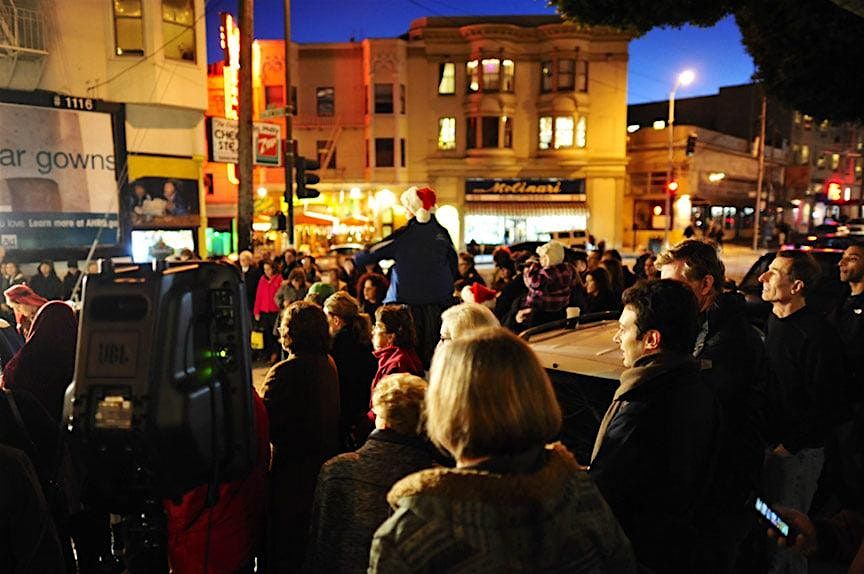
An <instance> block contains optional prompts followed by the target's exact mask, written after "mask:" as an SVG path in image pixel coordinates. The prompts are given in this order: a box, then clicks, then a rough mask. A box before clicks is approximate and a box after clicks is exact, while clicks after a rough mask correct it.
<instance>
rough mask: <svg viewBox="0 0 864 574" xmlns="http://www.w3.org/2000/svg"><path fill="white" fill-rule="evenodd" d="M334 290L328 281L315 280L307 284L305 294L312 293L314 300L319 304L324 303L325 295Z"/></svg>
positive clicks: (327, 295)
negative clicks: (307, 289)
mask: <svg viewBox="0 0 864 574" xmlns="http://www.w3.org/2000/svg"><path fill="white" fill-rule="evenodd" d="M335 292H336V288H335V287H334V286H333V285H330V284H329V283H323V282H321V281H316V282H315V283H313V284H312V285H310V286H309V291H308V292H307V293H306V296H307V297H308V296H309V295H313V296H314V297H315V302H316V303H318V304H319V305H324V301H326V300H327V297H329V296H330V295H332V294H333V293H335Z"/></svg>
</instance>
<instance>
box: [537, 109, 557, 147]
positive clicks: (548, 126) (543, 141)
mask: <svg viewBox="0 0 864 574" xmlns="http://www.w3.org/2000/svg"><path fill="white" fill-rule="evenodd" d="M552 125H553V124H552V116H543V117H541V118H540V149H549V148H551V147H552V139H553V135H554V131H553V128H552Z"/></svg>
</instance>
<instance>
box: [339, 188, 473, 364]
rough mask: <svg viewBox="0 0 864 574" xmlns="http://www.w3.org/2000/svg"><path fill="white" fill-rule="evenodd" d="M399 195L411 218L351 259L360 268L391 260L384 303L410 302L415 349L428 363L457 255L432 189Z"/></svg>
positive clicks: (450, 295) (448, 300)
mask: <svg viewBox="0 0 864 574" xmlns="http://www.w3.org/2000/svg"><path fill="white" fill-rule="evenodd" d="M400 200H401V202H402V206H403V207H404V208H405V210H406V211H407V212H408V215H409V217H410V219H409V220H408V224H407V225H405V226H404V227H400V228H399V229H397V230H396V231H394V232H393V233H392V234H391V235H389V236H388V237H385V238H384V239H382V240H381V241H379V242H378V243H376V244H375V245H373V246H372V247H370V248H369V249H368V250H367V251H363V252H361V253H358V254H357V255H355V256H354V259H355V262H356V264H357V266H358V267H359V268H362V267H363V266H364V265H366V264H367V263H373V262H378V261H380V260H382V259H393V260H394V261H395V264H394V265H393V267H392V269H391V275H390V288H389V289H388V291H387V296H386V297H385V298H384V303H402V304H404V305H409V306H410V307H411V313H412V314H413V315H414V324H415V325H416V327H417V352H418V354H419V355H420V358H421V359H423V364H424V365H425V366H426V368H428V367H429V362H430V361H431V359H432V353H433V352H434V351H435V345H436V344H437V343H438V334H439V332H440V329H441V313H442V312H443V311H444V310H445V309H447V308H448V307H450V306H451V305H452V304H453V281H454V280H455V277H457V276H458V273H459V270H458V258H457V256H456V250H455V248H454V247H453V240H452V239H451V238H450V234H449V233H448V232H447V230H446V229H445V228H444V227H443V226H442V225H441V224H440V223H438V220H437V219H436V218H435V215H434V213H435V205H436V203H437V198H436V197H435V192H434V191H433V190H432V189H430V188H428V187H423V188H420V189H418V188H416V187H410V188H408V189H407V190H405V191H404V192H403V193H402V196H401V197H400Z"/></svg>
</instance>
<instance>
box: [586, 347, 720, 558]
mask: <svg viewBox="0 0 864 574" xmlns="http://www.w3.org/2000/svg"><path fill="white" fill-rule="evenodd" d="M721 416H722V415H721V413H720V406H719V404H718V402H717V400H716V397H715V396H714V393H713V392H712V391H711V389H710V387H709V386H708V385H707V384H706V383H705V382H704V381H703V380H702V379H701V378H700V377H699V366H698V363H697V362H696V361H695V360H693V359H692V358H691V357H688V356H686V355H681V354H674V353H659V354H654V355H649V356H646V357H642V358H640V359H639V360H637V361H636V364H635V366H634V367H633V368H631V369H629V370H627V371H625V372H624V374H623V375H622V376H621V387H620V388H619V389H618V391H616V393H615V398H614V399H613V402H612V405H611V406H610V407H609V411H607V414H606V417H604V420H603V423H602V424H601V430H600V432H601V433H603V432H604V429H605V434H604V435H603V436H602V437H601V436H598V439H597V440H598V442H597V443H596V444H595V454H594V457H593V460H592V461H591V468H590V471H589V472H590V475H591V477H592V478H593V479H594V481H595V482H596V483H597V486H598V487H599V488H600V492H601V493H602V494H603V497H604V498H605V499H606V502H608V503H609V506H610V507H611V508H612V512H613V513H614V514H615V516H616V517H617V518H618V521H619V522H620V523H621V526H622V527H623V528H624V532H625V533H626V534H627V537H628V538H629V539H630V542H631V543H632V544H633V549H634V551H635V553H636V558H637V559H638V560H639V561H640V562H641V563H643V564H644V565H645V566H648V567H649V568H652V569H653V570H656V571H657V572H663V573H669V572H672V573H677V572H690V567H689V560H690V554H691V552H692V549H693V547H694V544H695V540H696V524H695V523H696V518H697V517H696V511H697V510H698V509H699V508H701V506H702V505H703V504H704V499H705V496H706V494H707V492H706V485H707V484H708V481H709V478H710V477H711V476H712V474H713V472H714V467H715V466H716V454H715V453H716V449H717V445H718V444H719V433H720V428H721ZM601 439H602V440H601Z"/></svg>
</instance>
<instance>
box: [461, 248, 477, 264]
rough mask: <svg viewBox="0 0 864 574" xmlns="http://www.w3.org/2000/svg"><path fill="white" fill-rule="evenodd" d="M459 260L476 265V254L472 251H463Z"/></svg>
mask: <svg viewBox="0 0 864 574" xmlns="http://www.w3.org/2000/svg"><path fill="white" fill-rule="evenodd" d="M459 261H461V262H463V263H465V264H467V265H470V266H471V267H474V256H473V255H471V254H470V253H466V252H464V251H463V252H462V253H460V254H459Z"/></svg>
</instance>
